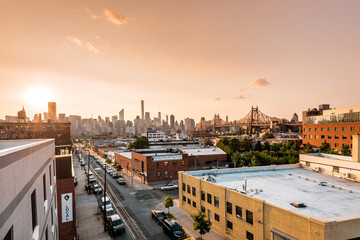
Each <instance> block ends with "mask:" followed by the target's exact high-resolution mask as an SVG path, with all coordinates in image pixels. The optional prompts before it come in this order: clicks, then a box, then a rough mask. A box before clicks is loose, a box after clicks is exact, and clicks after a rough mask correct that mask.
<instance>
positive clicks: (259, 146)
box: [254, 141, 262, 152]
mask: <svg viewBox="0 0 360 240" xmlns="http://www.w3.org/2000/svg"><path fill="white" fill-rule="evenodd" d="M254 150H255V151H259V152H261V151H262V145H261V142H260V141H257V142H256V143H255V146H254Z"/></svg>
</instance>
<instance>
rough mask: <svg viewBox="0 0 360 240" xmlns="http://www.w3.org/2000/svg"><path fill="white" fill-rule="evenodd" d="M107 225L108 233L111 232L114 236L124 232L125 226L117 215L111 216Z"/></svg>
mask: <svg viewBox="0 0 360 240" xmlns="http://www.w3.org/2000/svg"><path fill="white" fill-rule="evenodd" d="M109 223H110V231H112V232H113V234H114V235H117V234H119V233H123V232H125V225H124V223H123V221H121V218H120V217H119V215H117V214H115V215H112V216H111V217H110V218H109Z"/></svg>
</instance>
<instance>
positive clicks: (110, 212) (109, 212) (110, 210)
mask: <svg viewBox="0 0 360 240" xmlns="http://www.w3.org/2000/svg"><path fill="white" fill-rule="evenodd" d="M115 214H116V212H115V210H114V209H113V208H112V207H111V208H108V209H106V220H109V218H110V217H111V216H113V215H115ZM102 217H103V218H104V214H102Z"/></svg>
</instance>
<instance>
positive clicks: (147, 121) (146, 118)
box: [145, 112, 151, 127]
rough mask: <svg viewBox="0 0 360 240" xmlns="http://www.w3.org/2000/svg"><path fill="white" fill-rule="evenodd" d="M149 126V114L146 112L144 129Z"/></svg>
mask: <svg viewBox="0 0 360 240" xmlns="http://www.w3.org/2000/svg"><path fill="white" fill-rule="evenodd" d="M150 124H151V118H150V113H149V112H146V113H145V125H146V127H149V126H150Z"/></svg>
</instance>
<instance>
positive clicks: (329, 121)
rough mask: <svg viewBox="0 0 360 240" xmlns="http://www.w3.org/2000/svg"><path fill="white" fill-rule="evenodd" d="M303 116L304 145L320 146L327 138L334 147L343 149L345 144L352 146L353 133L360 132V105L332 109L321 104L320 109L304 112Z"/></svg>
mask: <svg viewBox="0 0 360 240" xmlns="http://www.w3.org/2000/svg"><path fill="white" fill-rule="evenodd" d="M324 106H325V108H324ZM303 118H305V119H303V144H304V145H305V144H307V143H310V144H311V145H312V146H315V147H320V146H321V144H322V143H323V142H324V141H325V140H326V142H328V143H330V147H331V148H332V149H337V150H341V147H342V146H343V145H345V144H347V145H349V146H350V148H352V135H355V134H360V106H357V107H347V108H338V109H331V108H330V106H329V105H320V106H319V110H317V109H311V110H310V109H309V110H308V111H305V112H303Z"/></svg>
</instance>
